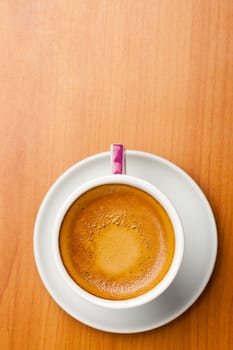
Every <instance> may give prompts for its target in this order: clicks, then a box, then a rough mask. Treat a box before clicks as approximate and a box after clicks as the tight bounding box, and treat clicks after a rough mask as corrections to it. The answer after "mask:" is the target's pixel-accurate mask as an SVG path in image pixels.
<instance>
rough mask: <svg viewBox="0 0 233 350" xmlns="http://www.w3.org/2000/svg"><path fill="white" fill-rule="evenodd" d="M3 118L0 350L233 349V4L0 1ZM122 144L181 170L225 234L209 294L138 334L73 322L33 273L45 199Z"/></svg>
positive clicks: (216, 0) (209, 0) (215, 0)
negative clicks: (59, 182) (59, 183)
mask: <svg viewBox="0 0 233 350" xmlns="http://www.w3.org/2000/svg"><path fill="white" fill-rule="evenodd" d="M0 116H1V122H0V140H1V147H0V160H1V168H0V173H1V181H0V199H1V202H0V203H1V204H0V205H1V208H0V217H1V222H0V242H1V244H0V261H1V264H0V302H1V306H0V349H1V350H8V349H15V350H24V349H29V350H44V349H49V350H51V349H78V350H80V349H81V350H88V349H91V350H94V349H98V350H102V349H104V350H112V349H113V350H114V349H115V350H120V349H122V350H123V349H127V350H141V349H147V350H152V349H160V350H165V349H166V350H169V349H172V350H173V349H179V350H182V349H184V350H186V349H189V350H192V349H193V350H194V349H195V350H202V349H203V350H204V349H211V350H221V349H224V350H229V349H232V348H233V329H232V328H233V316H232V315H233V272H232V271H233V255H232V251H233V222H232V217H233V204H232V203H233V181H232V177H233V136H232V133H233V2H232V1H231V0H205V1H196V0H189V1H187V0H174V1H168V0H163V1H159V0H155V1H152V0H146V1H145V0H83V1H81V0H50V1H47V0H40V1H33V0H10V1H9V0H2V1H1V2H0ZM113 142H121V143H124V144H125V146H126V148H127V149H136V150H143V151H147V152H151V153H154V154H157V155H160V156H162V157H165V158H167V159H169V160H171V161H172V162H174V163H176V164H177V165H178V166H180V167H182V168H183V169H184V170H185V171H187V172H188V173H189V174H190V175H191V176H192V177H193V178H194V179H195V181H196V182H197V183H198V184H199V185H200V186H201V188H202V189H203V191H204V192H205V194H206V195H207V198H208V199H209V201H210V203H211V205H212V207H213V210H214V213H215V216H216V221H217V225H218V235H219V250H218V258H217V262H216V266H215V270H214V274H213V277H212V278H211V280H210V283H209V284H208V286H207V288H206V289H205V291H204V293H203V294H202V295H201V297H200V298H199V299H198V301H197V302H196V303H195V304H194V305H193V306H192V307H191V308H190V309H189V310H188V311H187V312H185V313H184V314H183V315H182V316H181V317H179V318H178V319H176V320H175V321H173V322H171V323H170V324H168V325H166V326H164V327H161V328H158V329H155V330H153V331H149V332H146V333H141V334H130V335H121V334H110V333H105V332H102V331H98V330H95V329H92V328H90V327H88V326H85V325H83V324H81V323H80V322H78V321H76V320H74V319H73V318H71V317H70V316H69V315H67V314H66V313H65V312H64V311H63V310H62V309H60V308H59V307H58V305H57V304H56V303H55V302H54V301H53V299H52V298H51V297H50V295H49V294H48V293H47V291H46V289H45V288H44V285H43V284H42V282H41V280H40V278H39V275H38V272H37V269H36V266H35V263H34V256H33V247H32V242H33V227H34V222H35V216H36V213H37V211H38V208H39V206H40V203H41V201H42V199H43V197H44V195H45V193H46V192H47V190H48V189H49V187H50V186H51V184H52V183H53V182H54V181H55V180H56V178H57V177H58V176H59V175H61V174H62V172H63V171H64V170H66V169H67V168H69V167H70V166H71V165H72V164H74V163H76V162H78V161H79V160H81V159H83V158H85V157H87V156H89V155H92V154H95V153H98V152H102V151H105V150H108V149H109V145H110V144H111V143H113ZM197 254H198V253H197Z"/></svg>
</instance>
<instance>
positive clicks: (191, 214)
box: [34, 151, 217, 333]
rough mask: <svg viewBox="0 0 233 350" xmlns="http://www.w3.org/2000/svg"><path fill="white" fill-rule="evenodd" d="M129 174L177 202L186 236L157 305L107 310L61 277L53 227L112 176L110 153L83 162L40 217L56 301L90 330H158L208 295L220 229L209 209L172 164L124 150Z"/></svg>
mask: <svg viewBox="0 0 233 350" xmlns="http://www.w3.org/2000/svg"><path fill="white" fill-rule="evenodd" d="M126 166H127V174H128V175H133V176H137V177H140V178H142V179H144V180H147V181H149V182H151V183H152V184H154V185H156V186H157V187H158V188H159V189H160V190H162V191H163V192H164V193H165V194H166V195H167V197H168V198H169V199H170V200H171V201H172V202H173V204H174V205H175V207H176V209H177V211H178V213H179V214H180V217H181V220H182V222H183V226H184V231H185V255H184V259H183V262H182V265H181V269H180V271H179V273H178V275H177V277H176V278H175V280H174V282H173V283H172V284H171V286H170V287H169V288H168V290H167V291H166V292H164V293H163V294H162V295H161V296H159V297H158V298H157V300H155V301H152V302H149V303H148V304H147V305H144V306H139V307H137V308H134V309H129V310H126V311H124V310H108V309H104V308H102V307H99V306H95V305H92V304H90V303H89V302H88V301H85V300H83V299H81V298H80V297H78V296H77V295H76V294H75V292H73V291H72V290H71V289H70V288H69V287H68V286H67V285H66V284H65V283H64V281H63V278H62V277H61V276H60V275H59V273H58V271H57V269H56V266H55V262H54V260H53V256H52V250H51V231H52V225H53V222H54V219H55V216H56V215H57V212H58V210H59V208H60V207H61V205H62V203H63V202H64V200H65V199H66V198H67V197H68V196H69V195H70V194H71V192H73V191H74V189H76V188H77V186H79V185H80V184H82V183H83V182H86V181H88V180H90V179H93V178H96V177H98V176H104V175H109V174H111V167H110V153H109V152H105V153H100V154H97V155H95V156H92V157H89V158H87V159H84V160H83V161H81V162H79V163H77V164H75V165H74V166H73V167H71V168H70V169H68V170H67V171H66V172H65V173H64V174H63V175H62V176H61V177H60V178H59V179H58V180H57V181H56V182H55V184H54V185H53V186H52V187H51V189H50V190H49V192H48V193H47V195H46V197H45V198H44V200H43V203H42V205H41V207H40V210H39V212H38V216H37V219H36V224H35V232H34V254H35V260H36V265H37V268H38V270H39V274H40V277H41V279H42V281H43V283H44V285H45V287H46V288H47V290H48V292H49V293H50V295H51V296H52V298H53V299H54V300H55V301H56V302H57V304H58V305H60V307H61V308H62V309H64V310H65V311H66V312H67V313H68V314H69V315H71V316H72V317H74V318H75V319H77V320H79V321H80V322H82V323H84V324H87V325H89V326H91V327H94V328H97V329H100V330H104V331H108V332H115V333H136V332H143V331H147V330H151V329H153V328H157V327H160V326H162V325H164V324H166V323H168V322H170V321H172V320H174V319H175V318H176V317H178V316H179V315H181V314H182V313H183V312H184V311H185V310H186V309H187V308H189V307H190V306H191V305H192V304H193V303H194V302H195V300H196V299H197V298H198V297H199V295H200V294H201V292H202V291H203V290H204V288H205V286H206V284H207V282H208V281H209V278H210V276H211V274H212V271H213V267H214V264H215V259H216V253H217V230H216V224H215V220H214V216H213V213H212V210H211V208H210V205H209V203H208V201H207V199H206V197H205V196H204V194H203V192H202V191H201V190H200V188H199V187H198V186H197V184H196V183H195V182H194V181H193V180H192V179H191V178H190V177H189V176H188V175H187V174H186V173H185V172H184V171H183V170H181V169H180V168H178V167H177V166H175V165H174V164H173V163H171V162H169V161H167V160H165V159H163V158H160V157H157V156H154V155H152V154H149V153H144V152H138V151H126Z"/></svg>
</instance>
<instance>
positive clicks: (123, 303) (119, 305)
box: [52, 174, 184, 309]
mask: <svg viewBox="0 0 233 350" xmlns="http://www.w3.org/2000/svg"><path fill="white" fill-rule="evenodd" d="M105 184H125V185H129V186H133V187H136V188H138V189H141V190H143V191H145V192H147V193H148V194H150V195H151V196H152V197H153V198H155V199H156V200H157V201H158V202H159V203H160V204H161V205H162V206H163V208H164V209H165V210H166V212H167V214H168V216H169V218H170V220H171V222H172V225H173V228H174V234H175V251H174V256H173V260H172V263H171V265H170V268H169V270H168V272H167V273H166V275H165V276H164V277H163V279H162V280H161V281H160V282H159V283H158V284H157V285H156V286H154V287H153V288H152V289H150V290H149V291H147V292H146V293H144V294H142V295H139V296H136V297H133V298H129V299H126V300H109V299H104V298H101V297H98V296H95V295H93V294H91V293H89V292H87V291H86V290H84V289H83V288H81V287H80V286H79V285H78V284H77V283H76V282H75V281H74V280H73V279H72V278H71V276H70V275H69V273H68V272H67V270H66V268H65V266H64V265H63V262H62V258H61V255H60V249H59V233H60V226H61V224H62V221H63V218H64V216H65V214H66V212H67V210H68V209H69V207H70V206H71V205H72V203H73V202H74V201H75V200H76V199H78V198H79V197H80V196H81V195H82V194H83V193H85V192H86V191H88V190H90V189H92V188H94V187H97V186H100V185H105ZM52 253H53V257H54V260H55V264H56V267H57V269H58V271H59V273H60V275H61V276H62V277H63V280H64V281H65V282H66V283H67V285H69V287H70V288H71V289H72V290H73V291H75V292H76V293H77V294H78V295H79V297H81V298H83V299H85V300H87V301H89V302H91V303H94V304H96V305H99V306H102V307H107V308H111V309H127V308H132V307H136V306H140V305H143V304H145V303H147V302H149V301H151V300H153V299H155V298H157V297H158V296H159V295H161V294H162V293H163V292H164V291H165V290H166V289H167V288H168V287H169V285H170V284H171V283H172V281H173V280H174V278H175V277H176V275H177V273H178V271H179V268H180V265H181V262H182V259H183V254H184V231H183V226H182V223H181V220H180V217H179V215H178V213H177V211H176V209H175V207H174V205H173V204H172V203H171V201H170V200H169V199H168V198H167V196H165V195H164V193H162V192H161V191H160V190H159V189H158V188H157V187H155V186H154V185H152V184H151V183H149V182H147V181H145V180H142V179H140V178H137V177H134V176H129V175H125V174H120V175H109V176H104V177H98V178H96V179H94V180H90V181H88V182H86V183H84V184H82V185H80V186H79V187H78V188H77V189H76V190H75V191H74V192H72V194H71V195H70V196H69V197H68V198H67V199H66V200H65V202H64V204H63V206H62V207H61V208H60V210H59V211H58V214H57V216H56V219H55V222H54V225H53V230H52Z"/></svg>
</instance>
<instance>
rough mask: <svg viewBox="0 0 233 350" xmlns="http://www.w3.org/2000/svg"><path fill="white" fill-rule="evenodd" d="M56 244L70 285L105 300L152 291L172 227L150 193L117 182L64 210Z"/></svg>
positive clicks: (165, 261) (170, 251)
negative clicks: (71, 280)
mask: <svg viewBox="0 0 233 350" xmlns="http://www.w3.org/2000/svg"><path fill="white" fill-rule="evenodd" d="M58 240H59V250H60V256H61V259H62V263H63V265H64V267H65V269H66V271H67V272H68V274H69V275H70V277H71V278H72V279H73V281H74V282H75V283H76V284H77V285H78V286H80V287H81V288H82V289H83V290H85V291H86V292H88V293H90V294H92V295H94V296H97V297H99V298H102V299H109V300H126V299H130V298H135V297H137V296H140V295H142V294H144V293H146V292H148V291H150V290H151V289H153V288H154V287H155V286H156V285H157V284H159V282H160V281H161V280H162V279H163V278H164V276H165V275H166V274H167V272H168V270H169V268H170V266H171V264H172V261H173V257H174V252H175V233H174V228H173V225H172V223H171V220H170V218H169V215H168V214H167V212H166V210H165V209H164V208H163V206H162V205H161V204H160V203H159V202H158V201H157V200H156V199H155V198H154V197H152V196H151V195H150V194H149V193H147V192H145V191H143V190H141V189H139V188H137V187H134V186H131V185H127V184H121V183H114V184H111V183H109V184H103V185H99V186H96V187H93V188H91V189H89V190H88V191H86V192H84V193H83V194H81V195H80V196H79V197H78V198H77V199H76V200H75V201H74V202H73V204H72V205H71V206H70V207H69V209H68V210H67V211H66V214H65V216H64V218H63V221H62V224H61V227H60V231H59V238H58Z"/></svg>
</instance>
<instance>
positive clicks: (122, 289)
mask: <svg viewBox="0 0 233 350" xmlns="http://www.w3.org/2000/svg"><path fill="white" fill-rule="evenodd" d="M124 158H125V162H124ZM110 160H111V161H110ZM124 164H126V168H127V171H126V173H127V175H126V174H124ZM216 253H217V230H216V224H215V220H214V216H213V213H212V210H211V207H210V205H209V203H208V201H207V199H206V197H205V196H204V194H203V192H202V191H201V190H200V188H199V187H198V185H197V184H196V183H195V182H194V181H193V180H192V179H191V178H190V176H189V175H187V174H186V173H185V172H184V171H183V170H181V169H180V168H179V167H177V166H176V165H174V164H173V163H171V162H169V161H167V160H165V159H163V158H161V157H158V156H155V155H152V154H149V153H145V152H139V151H125V152H124V149H123V146H122V145H119V144H114V145H112V147H111V152H104V153H100V154H97V155H95V156H92V157H89V158H86V159H84V160H82V161H80V162H79V163H77V164H75V165H74V166H73V167H71V168H70V169H68V170H67V171H66V172H65V173H64V174H63V175H62V176H61V177H60V178H59V179H58V180H57V181H56V182H55V183H54V185H53V186H52V187H51V188H50V190H49V191H48V193H47V195H46V196H45V198H44V200H43V202H42V204H41V207H40V209H39V212H38V215H37V219H36V223H35V232H34V254H35V261H36V265H37V268H38V271H39V274H40V277H41V279H42V281H43V283H44V285H45V287H46V288H47V290H48V292H49V293H50V295H51V296H52V298H53V299H54V300H55V302H57V304H58V305H59V306H60V307H61V308H62V309H63V310H65V311H66V312H67V313H68V314H69V315H71V316H72V317H74V318H75V319H77V320H79V321H80V322H82V323H84V324H87V325H89V326H91V327H94V328H97V329H100V330H104V331H109V332H115V333H136V332H142V331H147V330H151V329H154V328H157V327H159V326H162V325H164V324H166V323H168V322H170V321H172V320H174V319H175V318H177V317H178V316H180V315H181V314H182V313H183V312H185V311H186V310H187V309H188V308H189V307H190V306H191V305H192V304H193V303H194V302H195V300H196V299H197V298H198V297H199V296H200V294H201V292H202V291H203V290H204V288H205V286H206V284H207V283H208V281H209V279H210V276H211V274H212V271H213V268H214V264H215V259H216Z"/></svg>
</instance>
